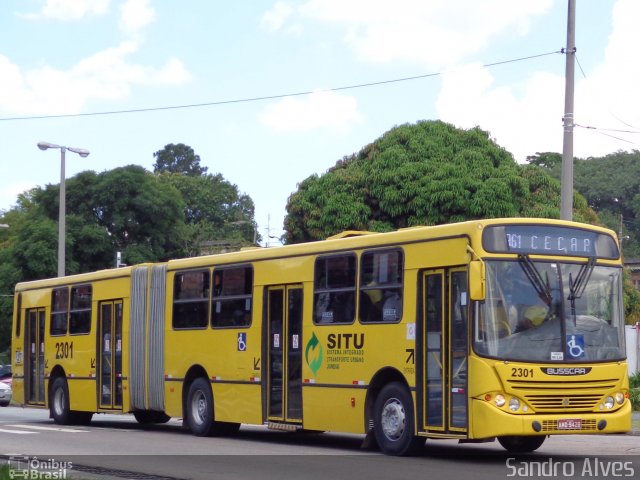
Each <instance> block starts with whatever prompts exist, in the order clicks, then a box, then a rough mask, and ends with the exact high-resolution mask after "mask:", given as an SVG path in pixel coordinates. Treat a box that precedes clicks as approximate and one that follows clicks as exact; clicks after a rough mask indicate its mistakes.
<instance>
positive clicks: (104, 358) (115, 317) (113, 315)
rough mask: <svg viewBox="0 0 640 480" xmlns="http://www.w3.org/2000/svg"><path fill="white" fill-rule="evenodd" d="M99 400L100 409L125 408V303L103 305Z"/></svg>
mask: <svg viewBox="0 0 640 480" xmlns="http://www.w3.org/2000/svg"><path fill="white" fill-rule="evenodd" d="M98 325H99V327H98V332H99V336H98V345H97V349H98V351H97V355H96V356H97V358H98V364H97V365H96V368H97V370H98V382H97V384H96V385H97V388H98V392H97V393H98V399H99V400H100V408H101V409H106V410H120V409H122V301H121V300H115V301H114V300H112V301H107V302H100V306H99V318H98Z"/></svg>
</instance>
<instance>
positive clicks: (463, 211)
mask: <svg viewBox="0 0 640 480" xmlns="http://www.w3.org/2000/svg"><path fill="white" fill-rule="evenodd" d="M559 194H560V186H559V183H558V181H557V180H555V179H553V178H552V177H550V176H549V175H548V174H547V173H545V171H544V169H543V168H541V167H539V166H535V165H528V166H526V167H522V166H520V165H518V164H517V163H516V162H515V161H514V159H513V156H512V155H511V154H510V153H509V152H507V151H506V150H505V149H504V148H502V147H500V146H499V145H497V144H496V143H495V142H493V141H492V140H490V138H489V134H488V133H487V132H485V131H483V130H481V129H479V128H473V129H470V130H462V129H458V128H455V127H453V126H452V125H449V124H446V123H444V122H440V121H422V122H418V123H417V124H415V125H409V124H407V125H402V126H399V127H395V128H393V129H392V130H390V131H389V132H387V133H385V134H384V135H383V136H382V137H380V138H379V139H377V140H376V141H374V142H373V143H371V144H369V145H367V146H365V147H364V148H363V149H362V150H361V151H360V152H359V153H357V154H353V155H351V156H348V157H344V158H343V159H342V160H340V161H338V162H337V163H336V165H335V166H334V167H333V168H331V169H330V170H329V171H328V172H327V173H325V174H324V175H321V176H319V175H312V176H310V177H308V178H307V179H305V180H304V181H303V182H301V183H300V184H299V187H298V190H297V191H296V192H294V193H293V194H292V195H291V196H290V197H289V200H288V202H287V216H286V218H285V231H286V233H285V239H286V242H287V243H296V242H301V241H309V240H318V239H322V238H326V237H327V236H329V235H333V234H335V233H338V232H340V231H343V230H349V229H357V230H370V231H389V230H393V229H397V228H402V227H409V226H413V225H434V224H441V223H445V222H456V221H462V220H468V219H473V218H488V217H513V216H535V217H552V218H553V217H555V218H557V217H559V203H560V202H559ZM576 205H577V211H576V218H578V219H584V220H590V219H593V218H595V216H594V214H593V212H591V211H589V209H588V207H587V205H586V202H584V200H582V201H578V202H577V204H576Z"/></svg>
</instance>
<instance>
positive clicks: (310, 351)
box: [304, 332, 322, 376]
mask: <svg viewBox="0 0 640 480" xmlns="http://www.w3.org/2000/svg"><path fill="white" fill-rule="evenodd" d="M304 358H305V360H306V361H307V365H309V368H310V369H311V371H312V372H313V375H314V376H315V375H316V374H317V373H318V370H320V367H321V366H322V345H320V340H318V337H316V334H315V332H314V334H313V336H312V337H311V340H309V342H308V343H307V348H306V350H305V352H304Z"/></svg>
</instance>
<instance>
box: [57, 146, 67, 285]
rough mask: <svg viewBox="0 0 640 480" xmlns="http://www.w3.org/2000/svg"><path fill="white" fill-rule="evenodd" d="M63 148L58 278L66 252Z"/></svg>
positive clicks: (61, 158)
mask: <svg viewBox="0 0 640 480" xmlns="http://www.w3.org/2000/svg"><path fill="white" fill-rule="evenodd" d="M66 151H67V149H66V148H65V147H60V201H59V205H60V206H59V208H58V276H59V277H64V274H65V265H66V258H65V255H66V250H67V248H66V247H67V243H66V242H67V235H66V232H67V228H66V227H67V220H66V219H67V215H66V214H67V189H66V186H65V181H64V179H65V176H64V163H65V152H66Z"/></svg>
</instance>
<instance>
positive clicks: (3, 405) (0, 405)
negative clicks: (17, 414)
mask: <svg viewBox="0 0 640 480" xmlns="http://www.w3.org/2000/svg"><path fill="white" fill-rule="evenodd" d="M9 403H10V402H6V403H5V402H2V403H0V407H8V406H9Z"/></svg>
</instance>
